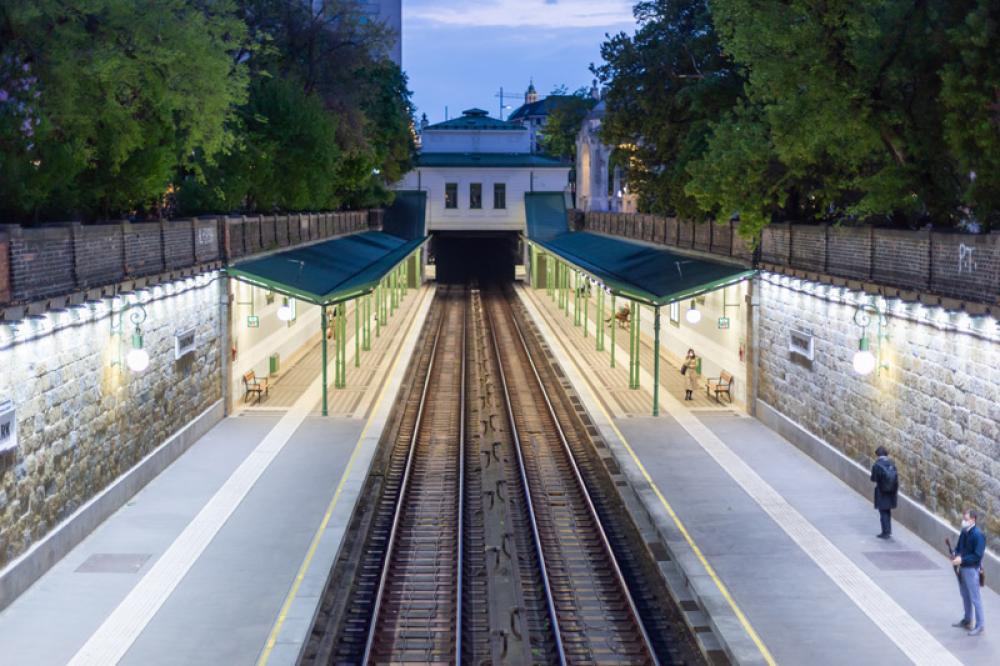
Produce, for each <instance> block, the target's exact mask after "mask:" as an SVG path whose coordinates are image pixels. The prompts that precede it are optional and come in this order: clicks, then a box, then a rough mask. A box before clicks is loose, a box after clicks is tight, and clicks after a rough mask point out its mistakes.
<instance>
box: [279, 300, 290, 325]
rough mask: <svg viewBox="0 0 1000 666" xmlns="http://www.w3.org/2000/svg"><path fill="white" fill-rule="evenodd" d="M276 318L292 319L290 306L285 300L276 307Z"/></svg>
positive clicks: (282, 319)
mask: <svg viewBox="0 0 1000 666" xmlns="http://www.w3.org/2000/svg"><path fill="white" fill-rule="evenodd" d="M278 319H280V320H281V321H291V320H292V306H291V305H289V304H288V301H287V300H286V301H285V303H284V304H283V305H282V306H281V307H280V308H278Z"/></svg>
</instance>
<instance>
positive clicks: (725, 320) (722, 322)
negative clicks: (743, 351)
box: [719, 317, 729, 331]
mask: <svg viewBox="0 0 1000 666" xmlns="http://www.w3.org/2000/svg"><path fill="white" fill-rule="evenodd" d="M728 328H729V317H719V330H720V331H723V330H726V329H728Z"/></svg>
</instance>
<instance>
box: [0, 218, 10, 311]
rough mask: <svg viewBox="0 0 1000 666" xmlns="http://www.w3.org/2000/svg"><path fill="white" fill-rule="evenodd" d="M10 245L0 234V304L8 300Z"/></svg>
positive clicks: (3, 234) (5, 236)
mask: <svg viewBox="0 0 1000 666" xmlns="http://www.w3.org/2000/svg"><path fill="white" fill-rule="evenodd" d="M9 253H10V243H9V242H8V240H7V234H5V233H3V232H0V303H6V302H8V301H9V300H10V254H9Z"/></svg>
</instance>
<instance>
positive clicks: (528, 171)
mask: <svg viewBox="0 0 1000 666" xmlns="http://www.w3.org/2000/svg"><path fill="white" fill-rule="evenodd" d="M421 128H422V129H421V132H420V145H421V148H420V153H419V154H418V156H417V162H416V167H415V168H414V169H413V171H411V172H410V173H408V174H407V175H406V176H405V177H404V179H403V180H402V181H401V182H400V183H399V184H398V185H397V187H396V189H399V190H423V191H424V192H427V229H428V231H444V230H450V231H458V230H461V231H514V232H520V231H523V230H524V224H525V213H524V194H525V192H566V191H568V185H569V171H570V167H571V165H570V164H569V163H568V162H563V161H560V160H557V159H554V158H552V157H549V156H547V155H542V154H539V153H535V152H533V151H532V146H531V133H530V131H529V130H528V129H527V128H526V127H525V126H523V125H521V124H519V123H515V122H510V121H504V120H498V119H496V118H491V117H490V115H489V113H488V112H487V111H484V110H483V109H468V110H466V111H463V112H462V115H461V117H459V118H452V119H451V120H446V121H444V122H441V123H436V124H434V125H424V124H423V123H421Z"/></svg>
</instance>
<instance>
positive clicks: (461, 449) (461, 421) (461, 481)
mask: <svg viewBox="0 0 1000 666" xmlns="http://www.w3.org/2000/svg"><path fill="white" fill-rule="evenodd" d="M471 297H472V295H471V294H470V293H469V292H468V290H466V293H465V298H464V302H465V306H464V308H463V310H462V360H461V363H460V368H461V369H460V370H459V372H461V373H462V379H461V381H460V382H459V406H458V505H457V506H458V510H457V514H458V535H457V536H458V538H457V541H458V563H457V564H456V567H455V569H456V571H457V582H456V584H455V663H456V664H461V663H462V605H463V604H462V601H463V599H462V589H463V587H464V585H465V582H464V577H463V574H462V570H463V569H464V568H465V518H464V514H465V361H466V358H467V353H466V352H467V350H466V342H467V339H468V336H469V321H468V320H469V299H470V298H471Z"/></svg>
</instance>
